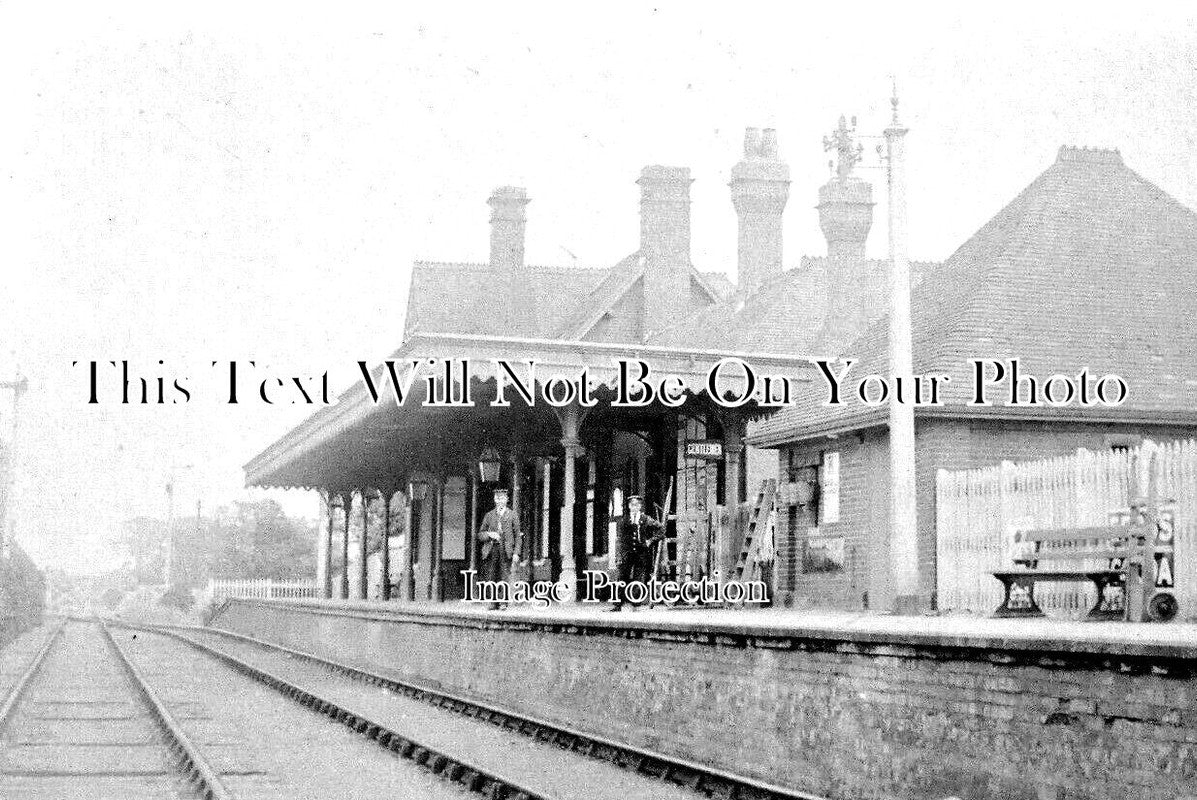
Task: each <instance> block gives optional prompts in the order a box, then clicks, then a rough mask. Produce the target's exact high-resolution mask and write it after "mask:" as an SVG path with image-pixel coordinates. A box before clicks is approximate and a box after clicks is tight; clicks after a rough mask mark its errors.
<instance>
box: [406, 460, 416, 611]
mask: <svg viewBox="0 0 1197 800" xmlns="http://www.w3.org/2000/svg"><path fill="white" fill-rule="evenodd" d="M414 492H415V489H414V487H413V486H412V484H411V482H410V481H409V482H408V484H407V497H406V501H407V502H406V506H405V508H404V509H403V514H404V523H403V524H404V531H406V534H405V535H406V537H407V542H406V546H405V547H404V548H403V584H404V589H405V590H404V594H405V595H406V599H408V600H415V599H416V551H415V548H414V547H412V543H413V541H414V537H415V531H413V530H412V524H413V523H414V521H415V515H414V514H413V513H412V508H413V507H414V506H415V502H414V500H413V499H412V495H413V494H414Z"/></svg>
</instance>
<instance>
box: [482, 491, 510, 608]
mask: <svg viewBox="0 0 1197 800" xmlns="http://www.w3.org/2000/svg"><path fill="white" fill-rule="evenodd" d="M494 498H495V507H494V508H493V509H491V510H490V511H487V512H486V516H485V517H483V518H482V527H481V528H480V529H479V530H478V541H479V542H480V543H481V545H482V553H481V556H482V559H481V563H480V565H479V567H480V569H479V570H478V573H479V575H478V577H479V578H480V579H481V580H484V581H494V582H496V583H499V582H506V581H508V580H510V579H511V559H512V557H513V556H514V555H515V553H516V552H517V550H516V548H517V545H518V543H519V536H520V521H519V515H518V514H516V513H515V512H514V511H512V510H511V509H510V508H508V507H507V490H506V489H495V493H494ZM506 607H507V604H506V603H495V604H494V605H492V606H491V609H492V610H495V609H504V608H506Z"/></svg>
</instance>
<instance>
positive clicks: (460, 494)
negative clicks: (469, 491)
mask: <svg viewBox="0 0 1197 800" xmlns="http://www.w3.org/2000/svg"><path fill="white" fill-rule="evenodd" d="M444 515H445V520H444V522H445V526H444V534H443V535H442V538H441V558H443V559H446V560H461V559H464V558H465V557H466V547H465V542H466V485H465V478H459V477H453V478H449V479H448V480H446V481H445V504H444Z"/></svg>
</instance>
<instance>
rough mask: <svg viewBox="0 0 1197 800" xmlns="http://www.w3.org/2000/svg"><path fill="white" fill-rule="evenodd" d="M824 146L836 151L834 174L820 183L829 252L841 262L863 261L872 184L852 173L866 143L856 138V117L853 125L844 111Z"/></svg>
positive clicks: (821, 222) (821, 213) (822, 222)
mask: <svg viewBox="0 0 1197 800" xmlns="http://www.w3.org/2000/svg"><path fill="white" fill-rule="evenodd" d="M823 149H824V150H828V151H832V152H834V153H835V155H836V159H835V162H834V167H835V175H834V176H833V177H832V178H831V180H829V181H828V182H827V183H825V184H823V185H822V186H820V187H819V205H818V209H819V227H821V228H822V229H823V235H824V236H825V237H827V256H828V257H829V258H831V259H832V260H833V261H838V262H841V263H843V262H860V261H864V258H865V242H866V241H867V240H868V238H869V228H871V227H872V226H873V187H872V186H870V185H869V184H868V183H865V182H864V181H862V180H861V179H860V178H858V177H856V176H855V175H853V174H852V169H853V167H855V166H856V165H857V164H858V163H859V162H860V159H861V155H862V154H863V152H864V147H863V146H862V145H861V144H860V143H859V142H858V141H856V117H853V118H852V123H851V125H849V124H848V120H847V119H845V118H844V117H843V116H842V115H841V116H840V121H839V125H838V126H837V127H836V129H835V130H834V131H832V133H831V135H830V136H827V137H824V138H823Z"/></svg>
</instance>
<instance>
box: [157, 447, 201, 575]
mask: <svg viewBox="0 0 1197 800" xmlns="http://www.w3.org/2000/svg"><path fill="white" fill-rule="evenodd" d="M194 466H195V465H194V464H187V465H185V466H182V467H174V466H172V467H171V468H170V478H169V479H168V480H167V482H166V559H165V562H166V563H165V565H164V566H163V570H162V572H163V575H162V579H163V583H165V584H166V588H167V589H168V590H169V589H170V582H171V578H172V577H174V567H175V476H176V475H177V474H178V472H179V470H187V469H191V468H192V467H194Z"/></svg>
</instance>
